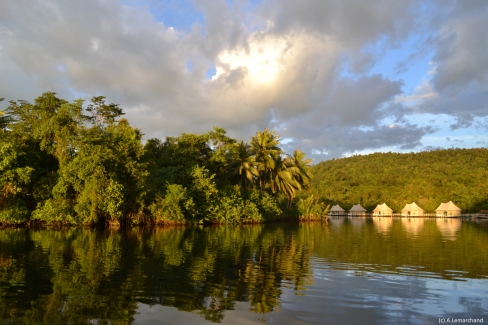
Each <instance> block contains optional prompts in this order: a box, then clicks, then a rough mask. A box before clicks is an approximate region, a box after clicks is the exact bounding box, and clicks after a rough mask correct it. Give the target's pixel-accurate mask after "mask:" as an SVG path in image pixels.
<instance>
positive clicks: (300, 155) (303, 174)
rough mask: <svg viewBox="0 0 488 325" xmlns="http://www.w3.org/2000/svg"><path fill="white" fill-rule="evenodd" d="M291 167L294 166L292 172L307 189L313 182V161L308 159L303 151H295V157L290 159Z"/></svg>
mask: <svg viewBox="0 0 488 325" xmlns="http://www.w3.org/2000/svg"><path fill="white" fill-rule="evenodd" d="M288 162H289V165H290V166H292V167H293V168H292V172H293V174H294V176H295V178H296V180H297V182H298V183H299V184H300V185H301V187H306V186H308V185H309V184H310V181H311V180H312V170H311V167H312V159H311V158H306V155H305V153H304V152H302V151H301V150H294V151H293V155H292V156H291V157H289V158H288Z"/></svg>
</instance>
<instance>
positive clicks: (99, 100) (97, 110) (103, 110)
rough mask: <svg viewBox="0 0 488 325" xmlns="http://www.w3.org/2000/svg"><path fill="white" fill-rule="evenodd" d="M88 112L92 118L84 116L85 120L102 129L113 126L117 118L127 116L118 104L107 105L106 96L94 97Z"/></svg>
mask: <svg viewBox="0 0 488 325" xmlns="http://www.w3.org/2000/svg"><path fill="white" fill-rule="evenodd" d="M86 110H87V111H88V112H90V113H91V114H92V116H84V118H85V119H87V120H89V121H91V122H92V123H93V124H94V125H96V126H98V127H99V128H102V129H103V128H104V127H106V126H107V125H111V124H113V123H114V122H115V121H116V118H117V117H119V116H122V115H125V113H124V112H123V111H122V109H121V108H120V107H119V105H118V104H113V103H112V104H106V103H105V97H104V96H98V97H93V98H92V100H91V104H90V105H88V108H87V109H86Z"/></svg>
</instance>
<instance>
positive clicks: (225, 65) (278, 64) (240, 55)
mask: <svg viewBox="0 0 488 325" xmlns="http://www.w3.org/2000/svg"><path fill="white" fill-rule="evenodd" d="M286 47H287V43H286V41H284V40H283V39H276V38H274V39H273V38H265V39H259V38H256V37H254V38H253V39H252V40H251V41H250V42H249V43H248V47H247V48H245V47H240V48H237V49H232V50H225V51H223V52H221V53H220V54H219V56H218V64H217V67H216V73H215V75H214V76H213V77H212V80H215V79H218V78H221V77H222V76H225V75H226V74H229V73H231V72H232V71H236V70H237V69H244V70H243V71H245V72H246V81H248V82H251V83H254V84H261V85H271V84H273V83H274V82H275V81H276V80H277V78H278V76H279V74H280V72H282V71H283V69H284V68H285V66H284V65H283V60H285V58H284V56H287V55H288V56H289V55H290V54H289V53H287V51H286Z"/></svg>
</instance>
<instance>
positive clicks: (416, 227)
mask: <svg viewBox="0 0 488 325" xmlns="http://www.w3.org/2000/svg"><path fill="white" fill-rule="evenodd" d="M401 220H402V226H403V227H404V228H405V230H406V232H407V234H408V235H409V236H411V237H417V236H418V235H419V234H420V232H421V231H422V229H423V228H424V221H425V219H424V218H402V219H401Z"/></svg>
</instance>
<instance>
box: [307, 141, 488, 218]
mask: <svg viewBox="0 0 488 325" xmlns="http://www.w3.org/2000/svg"><path fill="white" fill-rule="evenodd" d="M312 172H313V174H314V175H315V177H314V178H313V179H312V181H311V185H312V186H311V188H312V192H313V193H314V194H315V195H317V196H319V197H321V198H323V199H324V201H325V202H326V203H330V204H339V205H341V206H342V208H343V209H346V210H348V209H350V208H351V207H352V205H353V204H358V203H359V204H361V205H362V206H363V207H364V208H365V209H366V210H368V211H369V212H371V211H372V210H373V209H374V208H375V207H376V205H377V204H381V203H383V202H385V203H386V204H387V205H388V206H389V207H390V208H392V209H393V211H395V212H400V211H401V209H403V207H404V206H405V204H407V203H412V202H416V203H417V204H418V205H419V206H420V207H421V208H422V209H424V210H425V211H426V212H433V211H434V210H435V209H436V208H437V207H438V206H439V205H440V203H441V202H448V201H450V200H451V201H453V202H454V204H456V205H457V206H458V207H459V208H461V209H462V210H463V212H468V213H469V212H471V213H476V212H479V211H480V210H488V183H487V180H488V149H486V148H476V149H447V150H434V151H424V152H419V153H406V154H401V153H391V152H390V153H374V154H370V155H365V156H352V157H348V158H340V159H332V160H329V161H323V162H321V163H319V164H317V165H315V166H313V168H312Z"/></svg>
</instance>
